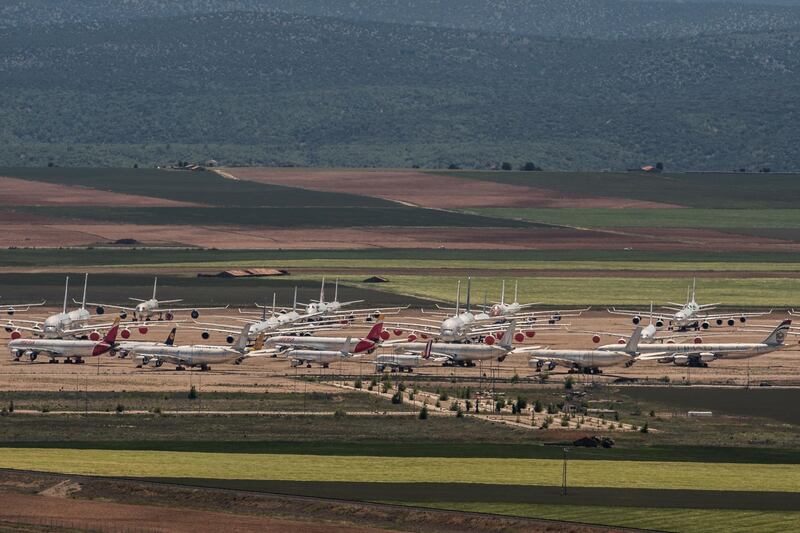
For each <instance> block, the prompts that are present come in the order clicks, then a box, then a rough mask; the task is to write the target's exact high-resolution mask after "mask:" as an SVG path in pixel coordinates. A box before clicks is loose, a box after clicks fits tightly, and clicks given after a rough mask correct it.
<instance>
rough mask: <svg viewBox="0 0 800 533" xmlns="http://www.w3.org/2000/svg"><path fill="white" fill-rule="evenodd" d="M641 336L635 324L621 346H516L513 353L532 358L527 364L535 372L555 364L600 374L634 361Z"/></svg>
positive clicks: (573, 369)
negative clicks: (564, 347) (610, 367)
mask: <svg viewBox="0 0 800 533" xmlns="http://www.w3.org/2000/svg"><path fill="white" fill-rule="evenodd" d="M641 337H642V327H641V326H636V329H635V330H634V331H633V334H632V335H631V337H630V339H628V342H627V343H626V344H625V345H624V346H623V345H619V344H613V345H610V346H603V347H601V348H598V349H596V350H569V349H549V348H544V349H541V348H535V349H530V348H518V349H517V350H515V351H514V352H513V353H522V354H525V355H529V356H531V357H532V358H531V359H530V361H528V366H531V367H533V368H535V369H536V371H537V372H539V371H541V370H542V369H543V368H546V369H547V370H553V369H554V368H555V367H556V365H561V366H565V367H567V368H568V369H569V370H570V371H571V372H572V371H577V372H585V373H587V374H600V373H602V372H603V371H602V368H603V367H607V366H615V365H620V364H626V365H630V364H632V363H633V361H634V356H635V354H636V348H637V346H638V345H639V341H640V339H641Z"/></svg>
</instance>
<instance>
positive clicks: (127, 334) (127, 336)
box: [119, 328, 131, 339]
mask: <svg viewBox="0 0 800 533" xmlns="http://www.w3.org/2000/svg"><path fill="white" fill-rule="evenodd" d="M119 335H120V337H122V338H123V339H130V338H131V330H129V329H128V328H125V329H123V330H122V331H120V332H119Z"/></svg>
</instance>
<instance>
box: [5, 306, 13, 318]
mask: <svg viewBox="0 0 800 533" xmlns="http://www.w3.org/2000/svg"><path fill="white" fill-rule="evenodd" d="M6 313H8V314H9V315H12V316H13V315H14V308H13V307H9V308H8V309H7V310H6Z"/></svg>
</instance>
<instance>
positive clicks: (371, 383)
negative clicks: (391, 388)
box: [369, 378, 378, 390]
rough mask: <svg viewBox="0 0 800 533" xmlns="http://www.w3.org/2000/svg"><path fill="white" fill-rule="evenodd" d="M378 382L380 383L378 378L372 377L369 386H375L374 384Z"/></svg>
mask: <svg viewBox="0 0 800 533" xmlns="http://www.w3.org/2000/svg"><path fill="white" fill-rule="evenodd" d="M377 384H378V380H377V379H375V378H372V381H370V382H369V386H370V387H374V386H376V385H377ZM370 390H372V389H370Z"/></svg>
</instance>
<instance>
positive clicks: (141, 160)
mask: <svg viewBox="0 0 800 533" xmlns="http://www.w3.org/2000/svg"><path fill="white" fill-rule="evenodd" d="M605 1H606V2H607V3H608V4H609V5H612V4H613V5H616V6H617V7H619V6H622V5H623V4H625V2H617V1H614V0H605ZM462 3H463V4H465V5H467V4H469V3H474V4H475V5H476V6H477V5H478V4H481V5H487V4H489V3H488V2H477V0H466V1H465V2H462ZM581 3H582V2H581V1H578V0H575V1H573V0H567V1H565V2H562V3H558V2H549V3H548V2H541V4H542V5H548V6H550V7H552V6H557V5H563V6H567V7H569V6H570V5H579V4H581ZM591 3H592V4H593V5H594V4H599V3H600V2H591ZM628 3H631V2H628ZM633 3H635V4H636V5H638V6H640V7H641V8H642V9H645V7H644V6H647V5H650V4H652V5H655V6H656V7H658V8H659V9H666V7H665V6H668V5H672V3H671V2H633ZM15 4H20V3H19V2H9V3H7V4H4V7H3V8H1V9H0V12H1V13H2V15H3V16H2V20H3V25H4V26H5V27H4V28H3V30H2V31H0V113H2V115H3V117H4V120H3V123H2V126H0V143H2V144H1V145H0V146H2V147H3V148H2V150H0V164H3V165H19V164H37V165H39V164H46V163H47V162H48V161H52V162H53V163H55V164H61V165H106V164H115V165H132V164H134V163H138V164H140V165H150V164H155V163H165V162H171V161H174V160H178V159H184V160H185V159H189V160H200V159H206V158H215V159H218V160H220V161H221V162H223V163H227V164H280V165H285V164H295V165H326V166H327V165H335V166H364V165H367V166H411V165H413V164H419V165H422V166H446V165H448V164H450V163H456V164H458V165H462V166H470V165H478V166H484V165H487V164H491V163H496V162H498V161H511V162H514V163H521V162H524V161H529V160H530V161H535V162H536V163H537V164H539V165H541V166H544V167H546V168H564V169H579V168H606V167H607V168H624V167H627V166H631V165H638V164H641V163H643V162H654V161H664V162H665V163H666V164H667V165H668V166H669V167H670V168H692V169H727V170H729V169H733V168H740V167H747V168H755V167H760V166H769V167H771V168H772V169H773V170H780V169H789V168H792V169H794V168H797V167H800V154H798V151H797V149H796V138H797V126H796V124H797V120H798V106H800V102H798V99H797V97H796V95H797V94H800V92H799V91H798V89H800V74H798V73H799V72H800V23H797V13H798V12H799V11H798V10H797V9H794V8H791V7H780V6H779V7H774V6H752V5H738V4H737V5H736V6H734V7H733V10H732V11H730V12H731V13H737V12H740V11H738V10H745V11H746V10H748V9H755V10H761V9H764V10H767V11H768V12H770V13H783V15H781V16H780V17H778V18H777V19H776V18H772V19H769V18H767V19H762V18H759V17H755V18H753V19H752V24H749V25H744V26H742V25H739V26H731V27H724V28H723V27H717V29H716V30H714V31H711V30H709V31H691V32H686V31H684V32H679V31H678V32H669V34H670V35H672V34H673V33H674V34H675V36H665V35H664V34H663V32H660V33H659V32H656V33H655V36H643V35H641V34H638V35H637V36H636V38H629V37H621V35H622V34H619V33H618V34H614V33H613V32H605V31H603V32H600V31H599V30H598V32H599V33H602V35H598V36H597V38H586V37H577V36H574V35H573V36H570V35H569V32H565V31H560V30H559V31H554V32H549V31H544V30H542V31H538V30H537V31H521V30H517V29H516V28H514V30H515V31H510V30H511V28H508V27H505V25H507V24H508V23H510V22H514V21H513V20H511V18H510V17H507V16H500V17H498V18H499V19H501V21H503V22H502V24H500V25H499V26H497V28H500V29H497V28H494V27H492V25H491V24H489V23H482V24H477V23H475V24H472V23H470V22H469V21H470V20H476V19H475V17H474V13H473V14H469V15H464V16H456V17H454V19H453V20H451V21H450V23H449V24H447V25H445V24H440V22H442V21H437V20H436V18H435V17H434V15H435V13H436V12H437V11H436V9H434V8H435V7H436V6H439V7H441V6H443V5H445V4H452V2H445V1H443V0H442V1H439V2H427V3H424V2H417V1H412V0H406V1H400V0H397V1H389V0H384V1H378V2H374V3H372V4H371V5H372V7H374V9H369V10H365V9H366V8H364V9H362V10H361V11H360V13H361V15H360V16H356V15H355V14H354V13H353V12H347V13H345V12H343V11H341V10H345V8H346V7H347V9H351V10H354V11H357V10H358V8H359V6H362V7H363V6H365V5H366V4H367V2H366V0H364V1H360V0H359V1H349V2H344V1H339V0H331V1H329V2H326V3H324V5H325V6H327V7H325V8H324V9H323V7H322V5H323V4H322V3H319V2H310V1H307V2H296V3H295V2H292V5H295V6H296V7H295V11H302V10H303V9H305V10H306V11H313V9H312V8H314V7H316V8H318V9H317V11H319V12H321V13H323V14H326V15H327V16H316V15H310V14H303V13H297V12H294V13H287V12H284V11H270V10H268V9H266V7H269V6H270V5H276V6H277V5H278V4H281V2H278V1H273V2H268V1H265V2H255V1H245V0H238V1H234V0H231V1H229V2H213V1H211V0H206V1H201V0H195V1H192V2H185V3H180V4H181V7H176V6H177V4H178V3H174V2H166V1H160V2H159V1H155V0H139V1H135V0H132V1H129V2H124V3H119V4H118V5H117V4H112V5H114V6H116V7H114V8H111V7H109V8H108V9H105V10H104V9H101V7H102V6H103V5H106V6H108V5H109V4H108V3H105V2H102V3H101V2H95V1H85V2H70V1H67V0H64V1H61V2H58V5H60V6H61V7H60V11H59V10H58V9H54V10H52V11H50V12H49V16H47V14H46V13H47V10H46V9H45V8H46V7H48V6H51V7H52V6H53V5H54V2H52V1H47V0H40V1H39V2H26V4H29V6H30V8H31V9H30V10H29V11H24V12H22V11H20V10H16V11H15V10H14V7H15ZM284 4H287V5H288V4H289V3H288V2H285V3H284ZM493 4H498V3H493ZM499 4H503V5H508V6H510V7H509V9H511V8H513V9H517V10H518V11H519V10H522V6H523V4H526V3H525V2H516V1H508V2H504V3H503V2H501V3H499ZM530 4H531V5H533V4H534V3H530ZM404 5H409V6H412V7H413V6H423V5H427V6H429V9H428V11H424V10H423V11H420V12H414V13H412V14H415V15H417V16H419V17H420V22H419V23H409V22H410V21H409V20H406V19H409V17H410V15H409V14H408V13H405V14H403V13H401V11H402V9H399V7H402V6H404ZM680 5H681V6H682V7H686V6H695V7H696V6H700V7H702V8H703V9H706V10H711V11H710V12H713V10H714V9H720V10H723V11H724V10H725V8H726V6H727V4H725V3H722V4H720V3H701V4H694V3H687V4H680ZM298 6H299V7H298ZM304 6H305V7H304ZM398 6H399V7H398ZM16 7H19V6H16ZM73 8H74V9H73ZM238 8H251V9H253V10H254V11H238V10H236V9H238ZM300 8H303V9H300ZM379 8H381V9H383V11H381V9H379ZM384 8H385V9H384ZM390 8H391V9H390ZM37 9H41V11H40V12H37ZM419 9H423V8H422V7H419ZM553 9H555V8H553ZM337 10H339V11H337ZM476 10H477V11H476V12H479V10H478V9H477V7H476ZM465 11H466V10H465ZM522 11H524V10H522ZM520 12H521V11H520ZM37 13H38V15H37ZM454 13H455V12H454ZM401 14H402V15H403V16H404V17H405V18H404V19H403V18H402V17H400V15H401ZM390 15H391V16H390ZM461 15H463V14H461ZM564 16H567V15H564ZM792 17H795V18H794V19H792ZM37 18H38V20H37ZM712 18H713V17H712ZM378 19H381V20H378ZM524 20H525V19H524V18H520V19H519V21H524ZM576 20H577V19H576ZM709 20H712V19H709V18H708V17H705V18H704V17H699V18H698V19H697V21H696V22H697V24H698V25H701V26H702V25H703V24H706V22H708V21H709ZM740 20H747V17H745V18H744V19H740ZM389 21H392V22H389ZM600 22H602V21H600ZM590 25H591V24H590ZM471 26H480V27H479V28H475V27H471ZM600 26H601V25H600ZM600 26H597V27H598V28H599V27H600ZM617 27H621V26H619V25H617ZM698 27H699V26H698ZM742 27H745V28H747V31H739V30H740V29H741V28H742ZM503 28H505V29H503ZM722 30H724V31H722ZM551 33H554V34H557V35H551ZM573 33H576V32H573ZM589 33H591V32H589Z"/></svg>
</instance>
